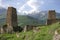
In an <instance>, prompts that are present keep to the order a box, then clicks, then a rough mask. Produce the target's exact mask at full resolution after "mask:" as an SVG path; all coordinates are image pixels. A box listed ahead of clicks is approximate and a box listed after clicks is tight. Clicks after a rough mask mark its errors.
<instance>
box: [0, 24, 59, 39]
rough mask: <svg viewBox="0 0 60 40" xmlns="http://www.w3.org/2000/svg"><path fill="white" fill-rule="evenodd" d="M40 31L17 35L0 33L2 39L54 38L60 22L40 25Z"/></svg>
mask: <svg viewBox="0 0 60 40" xmlns="http://www.w3.org/2000/svg"><path fill="white" fill-rule="evenodd" d="M38 28H39V31H36V32H33V30H31V31H27V32H20V33H18V34H17V35H19V37H17V35H16V33H15V34H0V38H1V40H5V39H6V40H53V36H54V35H55V30H57V29H58V28H59V29H60V24H59V23H55V24H52V25H47V26H39V27H38Z"/></svg>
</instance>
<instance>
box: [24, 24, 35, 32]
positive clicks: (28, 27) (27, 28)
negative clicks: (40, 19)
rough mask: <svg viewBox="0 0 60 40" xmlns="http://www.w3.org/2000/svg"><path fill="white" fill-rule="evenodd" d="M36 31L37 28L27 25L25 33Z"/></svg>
mask: <svg viewBox="0 0 60 40" xmlns="http://www.w3.org/2000/svg"><path fill="white" fill-rule="evenodd" d="M35 29H36V26H33V25H26V26H25V27H24V30H23V31H24V32H26V31H30V30H35Z"/></svg>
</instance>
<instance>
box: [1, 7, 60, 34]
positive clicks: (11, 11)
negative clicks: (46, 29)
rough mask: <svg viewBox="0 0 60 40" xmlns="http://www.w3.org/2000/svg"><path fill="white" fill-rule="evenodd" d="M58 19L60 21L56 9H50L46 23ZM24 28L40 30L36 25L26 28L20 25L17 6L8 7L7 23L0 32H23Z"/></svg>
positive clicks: (26, 27) (26, 29)
mask: <svg viewBox="0 0 60 40" xmlns="http://www.w3.org/2000/svg"><path fill="white" fill-rule="evenodd" d="M56 21H60V19H56V12H55V10H49V11H48V18H47V20H46V24H47V25H50V24H52V23H55V22H56ZM22 30H23V31H24V32H26V31H29V30H39V29H36V26H33V25H26V26H25V27H24V28H22V27H20V26H18V22H17V11H16V8H14V7H8V10H7V16H6V25H3V26H1V27H0V33H14V32H21V31H22Z"/></svg>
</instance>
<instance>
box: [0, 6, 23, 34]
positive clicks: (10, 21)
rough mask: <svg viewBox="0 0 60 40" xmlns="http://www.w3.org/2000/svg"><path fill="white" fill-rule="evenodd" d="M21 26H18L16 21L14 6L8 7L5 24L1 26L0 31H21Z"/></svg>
mask: <svg viewBox="0 0 60 40" xmlns="http://www.w3.org/2000/svg"><path fill="white" fill-rule="evenodd" d="M21 30H22V28H21V27H20V26H18V22H17V11H16V8H14V7H8V10H7V16H6V25H3V26H2V27H1V30H0V31H1V32H0V33H5V32H6V33H13V32H17V31H21Z"/></svg>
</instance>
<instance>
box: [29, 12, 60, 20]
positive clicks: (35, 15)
mask: <svg viewBox="0 0 60 40" xmlns="http://www.w3.org/2000/svg"><path fill="white" fill-rule="evenodd" d="M28 16H30V17H33V18H36V19H38V20H46V19H47V17H48V11H40V12H38V13H36V12H33V13H31V14H28ZM56 18H58V19H60V13H58V12H56Z"/></svg>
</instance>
